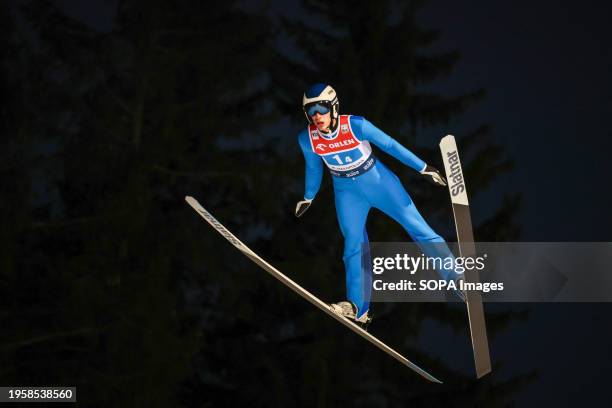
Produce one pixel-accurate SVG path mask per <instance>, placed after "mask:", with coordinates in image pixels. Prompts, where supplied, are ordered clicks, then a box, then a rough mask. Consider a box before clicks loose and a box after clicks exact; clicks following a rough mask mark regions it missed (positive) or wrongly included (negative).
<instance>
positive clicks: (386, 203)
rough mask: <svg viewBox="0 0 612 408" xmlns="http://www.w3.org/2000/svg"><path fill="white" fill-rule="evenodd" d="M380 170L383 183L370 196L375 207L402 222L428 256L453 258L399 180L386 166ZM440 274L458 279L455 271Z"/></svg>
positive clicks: (449, 270)
mask: <svg viewBox="0 0 612 408" xmlns="http://www.w3.org/2000/svg"><path fill="white" fill-rule="evenodd" d="M380 164H381V163H380ZM377 166H379V164H377ZM380 167H381V168H380V169H379V172H380V175H381V176H380V182H379V183H377V185H376V187H375V188H373V189H371V194H368V198H369V200H370V203H371V204H372V206H373V207H376V208H378V209H379V210H381V211H382V212H384V213H385V214H387V215H388V216H390V217H391V218H393V219H394V220H396V221H397V222H399V223H400V224H401V225H402V227H404V229H405V230H406V232H408V234H409V235H410V237H411V238H412V239H413V240H414V241H415V242H416V243H417V244H418V245H419V247H420V248H421V250H422V251H423V253H424V254H425V255H426V256H428V257H441V258H442V259H444V258H448V257H450V258H453V254H452V252H451V251H450V249H449V248H448V245H446V242H445V241H444V239H443V238H442V237H441V236H440V235H438V234H437V233H436V232H435V231H434V230H433V229H432V228H431V227H430V226H429V224H427V222H426V221H425V219H424V218H423V216H422V215H421V213H419V210H418V209H417V207H416V205H415V204H414V202H413V201H412V199H411V198H410V195H409V194H408V192H406V190H405V189H404V186H402V183H401V182H400V180H399V178H398V177H397V176H396V175H395V174H394V173H393V172H391V170H389V169H387V168H386V167H385V166H384V165H383V166H380ZM453 259H454V258H453ZM447 265H448V263H447ZM438 273H439V274H440V276H441V277H442V278H443V279H445V280H455V279H456V278H457V275H456V273H455V272H454V270H453V268H449V267H447V268H442V269H441V270H438Z"/></svg>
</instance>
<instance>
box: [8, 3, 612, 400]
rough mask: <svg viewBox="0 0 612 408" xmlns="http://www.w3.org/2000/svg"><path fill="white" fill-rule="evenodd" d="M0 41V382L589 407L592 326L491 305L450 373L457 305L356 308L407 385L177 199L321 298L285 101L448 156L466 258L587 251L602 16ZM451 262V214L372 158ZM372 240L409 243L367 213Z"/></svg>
mask: <svg viewBox="0 0 612 408" xmlns="http://www.w3.org/2000/svg"><path fill="white" fill-rule="evenodd" d="M1 10H2V14H1V15H0V18H1V19H2V23H1V24H0V26H1V27H2V30H3V33H2V34H3V39H4V42H5V46H4V47H3V49H2V54H1V55H2V57H1V58H2V68H3V74H4V83H5V87H4V88H5V92H3V97H4V103H3V105H2V106H3V108H2V119H3V120H2V129H3V136H2V138H1V139H2V140H1V141H0V143H1V145H0V194H1V199H0V205H1V208H0V210H1V215H0V217H1V218H0V224H1V225H2V229H1V235H0V288H1V291H2V292H0V293H1V296H0V299H1V300H0V322H1V325H0V327H2V330H1V337H0V362H1V363H2V364H0V384H2V385H51V384H64V385H76V386H77V387H78V392H79V394H78V395H79V400H80V401H81V404H82V405H84V406H237V405H244V404H247V403H248V404H249V405H253V406H266V407H267V406H289V405H291V406H339V405H345V404H351V405H354V406H384V407H387V406H406V405H412V406H432V405H434V406H437V405H442V404H444V405H448V406H507V405H516V406H532V405H534V406H535V405H542V404H546V405H552V404H556V405H558V406H570V405H576V404H579V403H585V402H587V403H595V402H602V401H605V399H606V398H607V397H606V395H607V389H606V385H607V382H608V379H609V374H607V371H608V366H609V364H610V363H611V362H612V356H611V355H610V353H611V351H610V341H611V340H612V336H611V335H610V333H609V330H608V329H607V326H609V324H608V320H609V318H608V311H609V309H610V308H609V305H608V304H546V305H537V304H516V305H495V304H487V305H486V310H487V318H488V323H489V331H490V336H491V338H490V340H491V351H492V358H493V363H494V372H493V374H491V375H489V376H487V377H485V378H484V379H482V380H479V381H475V380H474V379H473V366H472V364H473V363H472V356H471V347H470V344H469V335H468V333H467V318H466V316H465V311H464V310H463V308H461V307H459V306H458V305H438V304H422V305H416V304H388V305H375V308H374V314H375V316H376V321H375V323H374V324H373V326H372V328H371V330H372V332H373V333H374V334H375V335H377V336H379V337H380V338H381V339H383V340H384V341H386V342H387V343H388V344H390V345H391V346H392V347H394V348H396V349H398V350H399V351H400V352H402V353H403V354H405V355H407V356H408V357H409V358H412V359H414V360H415V361H416V362H417V363H419V364H420V365H421V366H423V367H425V368H427V369H428V370H430V371H431V372H432V373H434V375H436V376H438V377H441V378H442V379H443V380H444V381H445V384H444V385H442V386H436V385H431V384H426V383H424V381H422V380H421V379H420V378H418V377H417V376H416V375H414V374H413V373H412V372H410V371H409V370H407V369H405V368H404V367H402V366H401V365H399V364H397V363H396V362H395V361H394V360H392V359H390V358H389V357H388V356H386V355H384V354H383V353H380V352H379V351H378V350H376V349H374V348H372V347H371V346H369V345H368V344H367V343H365V342H363V341H362V340H360V339H358V338H356V337H355V336H354V335H353V334H352V333H350V332H348V331H346V330H345V329H344V328H342V327H337V326H338V325H337V324H336V323H335V322H334V321H331V320H330V319H328V318H326V317H325V316H323V315H322V314H321V313H320V312H318V311H317V310H314V308H312V307H311V306H310V305H308V304H307V303H306V302H304V301H303V300H301V299H299V298H297V297H296V296H295V295H294V294H293V293H292V292H290V291H288V290H287V289H286V288H285V287H283V286H282V285H281V284H280V283H278V282H276V281H275V280H273V279H271V278H270V277H268V276H267V275H265V274H264V273H263V271H261V270H260V269H258V268H257V267H256V266H255V265H253V264H251V263H250V262H248V261H247V260H246V259H243V257H241V256H240V255H239V254H238V253H237V251H236V250H235V249H234V248H232V247H231V246H230V245H229V244H227V243H226V242H225V241H224V240H223V239H222V238H221V237H219V236H218V234H216V233H215V232H214V231H212V229H210V228H209V227H208V226H207V225H205V224H204V222H203V220H201V219H200V218H198V217H197V215H196V214H195V213H194V212H193V211H192V210H191V209H190V208H189V207H187V206H186V205H185V203H184V201H183V197H184V196H185V195H186V194H190V195H193V196H195V197H196V198H198V199H199V200H200V201H201V202H202V204H203V205H204V206H205V207H206V208H207V209H209V210H210V211H211V212H212V213H213V214H214V215H215V216H216V217H217V218H218V219H219V220H220V221H222V222H223V223H224V224H226V225H227V226H228V228H230V229H231V230H232V231H233V232H234V233H235V234H236V235H237V236H239V237H240V238H241V239H243V240H244V241H245V242H246V243H247V244H248V245H249V246H251V247H252V248H253V249H254V250H255V251H256V252H258V253H259V254H260V255H262V256H263V257H264V258H265V259H267V260H268V261H270V262H271V263H272V264H274V265H275V266H277V267H278V268H279V269H281V270H282V271H284V272H286V273H287V274H288V275H290V276H291V277H292V278H294V279H295V280H297V281H298V282H299V283H300V284H302V285H303V286H305V287H306V288H307V289H309V290H310V291H312V292H314V293H315V294H317V295H319V296H320V297H321V298H322V299H324V300H326V301H335V300H337V299H339V298H341V297H342V296H343V286H344V284H343V268H342V264H341V251H342V241H341V237H340V235H339V231H338V228H337V223H336V221H335V212H334V209H333V192H332V190H331V186H330V183H329V177H328V176H325V180H324V183H323V186H322V189H321V192H320V193H319V195H318V196H317V200H315V202H314V204H313V207H312V209H311V210H309V212H308V214H307V216H306V217H305V218H304V219H302V220H300V221H299V222H298V221H297V220H296V219H295V218H294V217H293V215H292V209H293V207H294V205H295V202H296V200H298V199H300V197H301V195H302V192H303V159H302V157H301V154H300V152H299V149H298V147H297V143H296V140H295V136H296V135H297V132H298V131H299V130H300V129H301V128H302V127H303V126H304V125H305V122H304V117H303V114H302V112H301V107H300V99H301V94H302V92H303V89H304V88H305V86H307V85H308V84H310V83H313V82H319V81H323V82H329V83H331V84H332V85H333V86H334V87H335V88H336V90H337V91H338V93H339V97H340V102H341V112H343V113H353V114H360V115H363V116H365V117H367V118H368V119H370V120H371V121H373V122H374V123H375V124H376V125H378V126H379V127H380V128H382V129H383V130H385V131H386V132H387V133H389V134H390V135H392V136H393V137H395V138H396V139H398V140H399V141H400V142H401V143H402V144H404V145H406V146H407V147H409V148H410V149H411V150H413V151H414V152H415V153H417V154H418V155H419V156H421V157H422V158H423V159H425V160H426V161H427V162H429V163H432V164H434V165H435V166H437V167H439V168H441V167H442V163H441V161H440V159H439V153H438V151H437V142H438V141H439V139H440V137H442V136H443V135H445V134H447V133H453V134H455V135H456V136H457V137H458V143H459V147H460V149H461V151H462V155H463V157H462V159H463V162H464V167H465V173H466V179H467V182H468V189H469V193H470V199H471V204H472V205H471V207H472V214H473V218H474V220H475V223H476V227H475V228H476V229H475V235H476V237H477V239H478V240H481V241H513V240H520V241H610V227H612V222H611V217H610V216H609V215H608V212H607V210H608V208H610V204H612V195H611V194H610V191H609V182H607V173H608V166H607V164H608V161H609V160H608V158H607V156H608V154H609V153H608V152H609V151H610V147H612V146H611V142H610V136H612V134H611V133H612V132H611V129H610V125H609V122H608V120H609V117H610V115H611V114H612V100H611V97H610V93H609V91H610V83H611V81H610V79H609V72H610V71H611V68H612V52H611V50H610V46H609V39H610V38H611V37H612V35H611V34H612V29H610V27H609V24H608V22H607V18H608V17H607V16H608V14H609V10H608V9H607V7H605V6H604V4H603V2H601V3H599V4H598V3H596V2H586V3H585V2H582V3H580V4H578V3H575V2H562V3H560V2H552V1H541V2H536V3H533V2H522V1H521V2H513V3H503V4H502V3H499V2H484V1H473V2H441V1H429V2H406V3H396V2H379V3H376V4H374V3H370V4H362V5H361V6H359V7H358V6H356V5H355V4H354V2H334V3H333V4H332V3H331V2H318V1H306V2H299V1H292V2H280V1H279V2H276V1H273V2H269V3H252V2H239V3H235V2H223V3H215V4H212V3H211V4H208V3H203V2H199V1H181V2H176V3H173V4H169V3H168V2H155V1H154V2H138V1H128V0H126V1H102V0H101V1H95V2H79V1H59V0H58V1H51V2H38V1H9V2H5V3H3V5H2V8H1ZM379 157H380V158H381V159H382V160H383V161H384V162H385V163H386V164H388V165H390V166H391V167H392V168H393V170H394V171H396V172H397V173H398V175H400V177H401V178H402V181H403V182H404V184H405V185H406V187H407V189H408V191H409V192H410V194H411V195H412V197H413V198H414V200H415V202H416V203H417V205H418V206H419V209H420V210H421V212H422V213H423V214H424V215H425V217H426V218H427V219H428V221H430V223H431V224H432V225H433V226H435V228H436V229H437V230H438V231H439V232H440V233H441V234H442V235H443V236H445V237H446V238H447V239H449V240H451V241H452V240H453V230H452V219H451V211H450V206H449V203H448V198H447V193H446V191H445V190H443V189H439V190H438V189H435V188H433V187H430V186H429V185H428V184H427V183H425V182H423V180H421V178H420V177H419V176H418V175H416V174H414V172H412V171H411V170H409V169H406V168H405V167H402V166H401V165H399V164H398V163H397V162H395V161H394V160H393V159H392V158H389V157H383V154H379ZM368 229H369V233H370V238H371V239H372V240H375V241H400V240H405V239H406V236H405V234H404V232H403V231H402V230H401V228H399V227H398V226H397V225H395V224H394V223H393V222H391V221H390V220H388V219H386V218H385V217H383V216H382V215H381V214H380V213H378V212H372V213H371V215H370V220H369V223H368Z"/></svg>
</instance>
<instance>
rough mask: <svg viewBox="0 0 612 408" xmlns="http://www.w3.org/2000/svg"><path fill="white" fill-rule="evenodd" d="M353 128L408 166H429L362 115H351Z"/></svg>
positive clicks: (358, 134) (358, 135) (361, 137)
mask: <svg viewBox="0 0 612 408" xmlns="http://www.w3.org/2000/svg"><path fill="white" fill-rule="evenodd" d="M351 128H352V129H354V130H357V134H356V136H357V137H358V138H359V139H360V140H367V141H369V142H372V143H374V144H375V145H376V146H377V147H378V148H379V149H380V150H382V151H383V152H385V153H387V154H388V155H391V156H393V157H395V158H396V159H397V160H399V161H401V162H402V163H404V164H405V165H406V166H408V167H411V168H413V169H414V170H416V171H419V172H420V171H421V170H423V169H424V168H425V166H427V164H425V162H424V161H423V160H421V159H420V158H419V157H418V156H417V155H416V154H414V153H412V152H411V151H410V150H408V149H406V148H405V147H404V146H402V145H401V144H400V143H399V142H398V141H397V140H395V139H393V138H392V137H391V136H389V135H388V134H386V133H385V132H383V131H382V130H380V129H379V128H377V127H376V126H374V125H373V124H372V123H371V122H370V121H368V120H367V119H365V118H363V117H361V116H352V117H351Z"/></svg>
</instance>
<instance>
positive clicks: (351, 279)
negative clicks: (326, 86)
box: [298, 115, 456, 317]
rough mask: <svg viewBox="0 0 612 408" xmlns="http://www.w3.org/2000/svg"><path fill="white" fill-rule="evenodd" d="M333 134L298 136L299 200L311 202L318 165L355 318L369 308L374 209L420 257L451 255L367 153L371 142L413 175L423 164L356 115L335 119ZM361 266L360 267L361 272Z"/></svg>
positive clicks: (446, 275)
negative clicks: (329, 183)
mask: <svg viewBox="0 0 612 408" xmlns="http://www.w3.org/2000/svg"><path fill="white" fill-rule="evenodd" d="M338 120H339V123H338V126H337V128H336V130H335V131H334V132H332V133H329V134H324V133H322V132H320V131H319V130H318V129H317V127H316V125H314V124H311V125H309V126H308V128H307V129H305V130H303V131H302V132H300V134H299V135H298V141H299V144H300V147H301V149H302V153H303V154H304V159H305V160H306V182H305V194H304V198H305V199H310V200H312V199H314V197H315V195H316V194H317V192H318V191H319V187H320V185H321V179H322V176H323V163H325V165H326V166H327V167H328V169H329V171H330V173H331V174H332V179H333V186H334V194H335V204H336V215H337V217H338V223H339V224H340V231H341V232H342V235H343V237H344V256H343V258H342V259H343V260H344V266H345V271H346V291H347V298H348V300H349V301H351V302H352V303H353V304H355V306H356V307H357V317H360V316H362V315H363V314H364V313H366V312H367V311H368V309H369V306H370V297H371V290H372V284H371V280H372V275H371V270H370V269H371V261H370V260H369V259H368V258H369V254H368V252H369V251H364V254H363V256H364V257H365V259H364V262H363V263H362V259H361V258H362V251H361V248H362V245H363V244H365V245H364V248H366V249H367V245H368V235H367V231H366V219H367V216H368V212H369V211H370V208H372V207H374V208H377V209H379V210H381V211H382V212H384V213H385V214H387V215H388V216H390V217H391V218H393V219H394V220H395V221H397V222H398V223H400V224H401V225H402V227H404V229H405V230H406V232H407V233H408V234H409V235H410V237H411V238H412V239H413V240H414V241H415V242H416V243H417V244H419V246H420V247H421V250H422V251H423V253H424V254H425V255H426V256H431V257H433V256H441V257H442V258H445V257H447V256H449V257H452V253H451V252H450V250H449V249H448V247H447V246H446V245H442V246H441V245H440V244H436V245H429V246H428V245H426V243H428V242H431V243H444V242H445V241H444V239H443V238H442V237H440V236H439V235H438V234H436V233H435V232H434V231H433V229H431V227H430V226H429V225H428V224H427V222H425V220H424V219H423V217H422V216H421V214H420V213H419V211H418V210H417V208H416V206H415V204H414V202H413V201H412V199H411V198H410V196H409V195H408V193H407V192H406V190H405V189H404V187H403V186H402V184H401V182H400V180H399V178H398V177H397V176H396V175H395V174H394V173H393V172H392V171H391V170H389V168H388V167H387V166H385V165H384V164H383V163H382V162H380V161H378V160H377V159H376V157H375V156H374V155H373V154H372V147H371V145H370V142H371V143H374V145H376V146H377V147H378V148H380V149H381V150H382V151H384V152H385V153H387V154H389V155H391V156H393V157H395V158H396V159H398V160H399V161H401V162H402V163H403V164H405V165H406V166H409V167H411V168H413V169H414V170H416V171H421V170H423V169H424V168H425V167H426V164H425V162H424V161H423V160H421V159H419V158H418V157H417V156H416V155H415V154H414V153H412V152H410V151H409V150H408V149H406V148H405V147H404V146H402V145H401V144H400V143H398V142H397V141H396V140H395V139H393V138H392V137H390V136H389V135H387V134H386V133H384V132H383V131H382V130H380V129H378V128H377V127H376V126H374V125H373V124H372V123H370V122H369V121H368V120H366V119H365V118H363V117H361V116H352V115H340V116H339V118H338ZM362 264H363V267H362ZM438 273H439V274H440V275H441V277H442V278H443V279H445V280H450V279H454V278H456V276H455V272H454V271H453V270H452V269H449V270H440V271H438Z"/></svg>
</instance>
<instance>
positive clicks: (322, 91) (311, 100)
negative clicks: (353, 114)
mask: <svg viewBox="0 0 612 408" xmlns="http://www.w3.org/2000/svg"><path fill="white" fill-rule="evenodd" d="M339 107H340V103H339V102H338V96H337V95H336V91H335V90H334V88H332V87H331V86H330V85H325V84H315V85H312V86H310V87H309V88H308V89H307V90H306V92H304V97H303V98H302V108H303V110H304V115H306V120H307V121H308V123H312V118H311V116H312V115H314V114H315V113H316V112H319V113H321V114H323V115H324V114H326V113H327V112H330V111H331V117H332V119H335V120H332V124H331V126H332V128H331V130H332V131H334V130H335V128H336V126H338V110H339V109H338V108H339Z"/></svg>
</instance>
